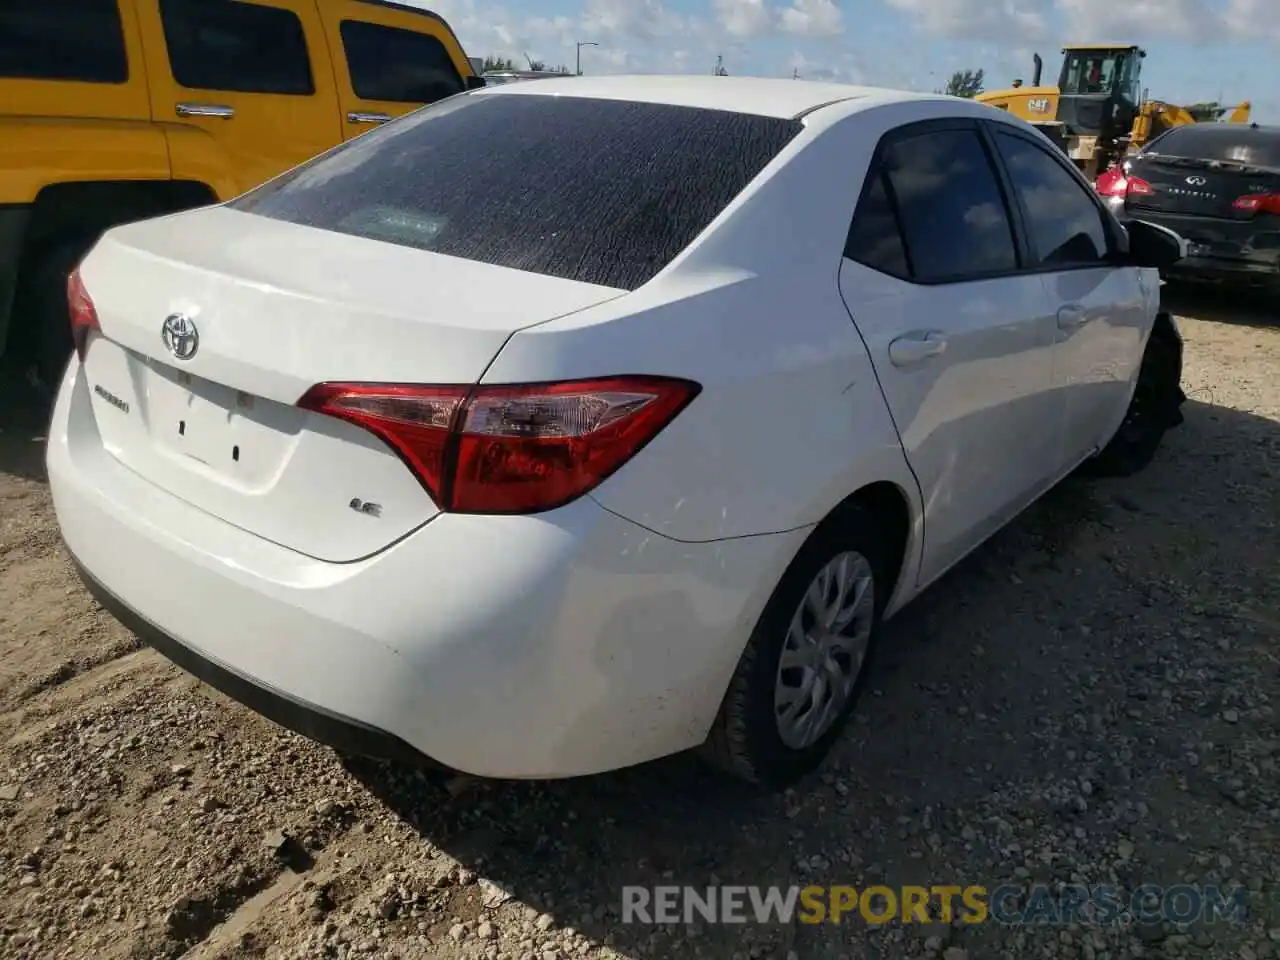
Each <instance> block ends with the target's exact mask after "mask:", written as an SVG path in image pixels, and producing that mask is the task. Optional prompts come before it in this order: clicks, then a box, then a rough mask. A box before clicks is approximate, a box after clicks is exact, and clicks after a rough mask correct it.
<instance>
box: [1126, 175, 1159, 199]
mask: <svg viewBox="0 0 1280 960" xmlns="http://www.w3.org/2000/svg"><path fill="white" fill-rule="evenodd" d="M1153 193H1155V191H1154V190H1153V189H1151V184H1149V183H1147V181H1145V180H1143V179H1142V178H1141V177H1125V179H1124V195H1125V196H1126V197H1149V196H1151V194H1153Z"/></svg>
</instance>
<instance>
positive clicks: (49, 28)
mask: <svg viewBox="0 0 1280 960" xmlns="http://www.w3.org/2000/svg"><path fill="white" fill-rule="evenodd" d="M0 77H16V78H21V79H24V80H77V81H80V82H82V83H125V82H126V81H127V80H128V79H129V58H128V54H126V52H125V47H124V28H123V27H122V26H121V24H120V10H119V8H118V7H117V6H116V0H30V2H24V0H17V2H0Z"/></svg>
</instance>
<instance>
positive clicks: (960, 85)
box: [940, 70, 983, 100]
mask: <svg viewBox="0 0 1280 960" xmlns="http://www.w3.org/2000/svg"><path fill="white" fill-rule="evenodd" d="M982 89H983V88H982V71H981V70H957V71H956V72H955V73H953V74H952V75H951V79H950V80H948V81H947V85H946V87H945V88H944V89H943V90H942V91H940V92H942V93H945V94H946V95H947V96H949V97H964V98H965V99H968V100H972V99H973V98H974V97H976V96H977V95H978V94H980V93H981V92H982Z"/></svg>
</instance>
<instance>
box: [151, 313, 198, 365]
mask: <svg viewBox="0 0 1280 960" xmlns="http://www.w3.org/2000/svg"><path fill="white" fill-rule="evenodd" d="M160 339H161V340H163V341H164V345H165V347H166V348H167V349H168V351H169V352H170V353H172V354H173V355H174V356H175V357H177V358H178V359H179V360H190V359H191V358H192V357H194V356H195V355H196V350H197V349H198V348H199V347H200V331H198V330H197V329H196V325H195V323H194V322H192V320H191V318H190V317H188V316H187V315H186V314H185V313H174V314H170V315H169V316H168V317H166V318H165V321H164V326H162V327H161V328H160Z"/></svg>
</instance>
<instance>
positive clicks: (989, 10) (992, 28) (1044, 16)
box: [885, 0, 1053, 42]
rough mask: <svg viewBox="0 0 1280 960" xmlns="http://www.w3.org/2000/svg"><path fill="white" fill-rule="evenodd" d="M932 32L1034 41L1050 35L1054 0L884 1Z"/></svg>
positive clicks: (969, 38) (968, 37)
mask: <svg viewBox="0 0 1280 960" xmlns="http://www.w3.org/2000/svg"><path fill="white" fill-rule="evenodd" d="M885 2H886V3H887V4H888V5H889V6H890V7H893V8H895V9H897V10H900V11H901V12H903V13H905V14H908V15H909V16H911V17H913V18H914V19H915V20H916V22H917V24H919V26H920V27H921V28H923V29H924V30H926V31H928V32H929V33H934V34H937V35H939V36H944V37H954V38H957V39H967V40H1000V41H1012V42H1034V41H1036V40H1043V39H1044V38H1045V37H1047V36H1048V34H1049V16H1048V15H1049V12H1050V10H1051V8H1052V5H1053V0H885Z"/></svg>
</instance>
